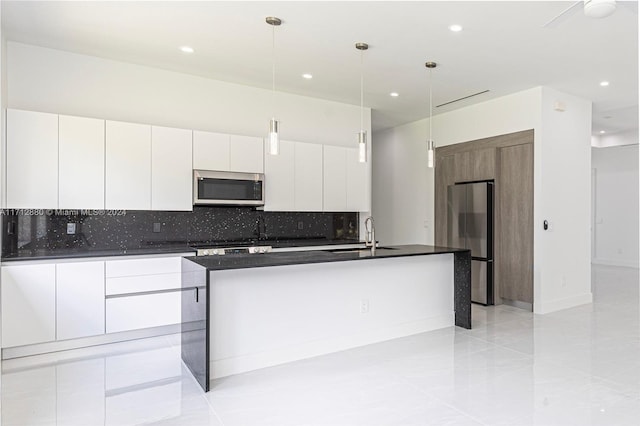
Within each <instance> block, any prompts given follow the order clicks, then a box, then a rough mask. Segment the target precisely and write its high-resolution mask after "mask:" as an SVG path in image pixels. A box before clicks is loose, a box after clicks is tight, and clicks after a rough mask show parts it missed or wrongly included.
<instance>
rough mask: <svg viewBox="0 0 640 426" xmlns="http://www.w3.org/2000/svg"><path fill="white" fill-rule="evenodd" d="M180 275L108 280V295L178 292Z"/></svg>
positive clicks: (140, 276)
mask: <svg viewBox="0 0 640 426" xmlns="http://www.w3.org/2000/svg"><path fill="white" fill-rule="evenodd" d="M180 280H181V274H180V273H172V274H163V275H139V276H136V277H116V278H107V286H106V294H107V295H113V294H127V293H140V292H143V291H156V290H176V289H179V288H180Z"/></svg>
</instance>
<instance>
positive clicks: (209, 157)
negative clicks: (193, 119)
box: [193, 130, 229, 171]
mask: <svg viewBox="0 0 640 426" xmlns="http://www.w3.org/2000/svg"><path fill="white" fill-rule="evenodd" d="M193 168H194V169H196V170H218V171H228V170H229V135H226V134H223V133H211V132H200V131H197V130H194V131H193Z"/></svg>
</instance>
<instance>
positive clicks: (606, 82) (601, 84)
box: [600, 81, 609, 87]
mask: <svg viewBox="0 0 640 426" xmlns="http://www.w3.org/2000/svg"><path fill="white" fill-rule="evenodd" d="M608 85H609V82H608V81H601V82H600V86H602V87H606V86H608Z"/></svg>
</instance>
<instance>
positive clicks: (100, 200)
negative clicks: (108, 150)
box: [58, 115, 104, 209]
mask: <svg viewBox="0 0 640 426" xmlns="http://www.w3.org/2000/svg"><path fill="white" fill-rule="evenodd" d="M58 146H59V148H58V149H59V157H58V164H59V175H58V176H59V181H58V183H59V186H60V192H59V194H58V207H59V208H61V209H104V120H98V119H95V118H84V117H72V116H68V115H61V116H59V137H58Z"/></svg>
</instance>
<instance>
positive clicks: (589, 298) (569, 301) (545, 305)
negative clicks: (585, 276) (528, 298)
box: [533, 292, 593, 315]
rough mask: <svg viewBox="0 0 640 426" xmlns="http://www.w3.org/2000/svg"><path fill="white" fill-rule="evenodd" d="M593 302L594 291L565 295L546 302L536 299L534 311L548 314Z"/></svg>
mask: <svg viewBox="0 0 640 426" xmlns="http://www.w3.org/2000/svg"><path fill="white" fill-rule="evenodd" d="M592 302H593V293H591V292H588V293H582V294H576V295H574V296H571V297H565V298H563V299H556V300H549V301H546V302H538V303H536V302H535V301H534V303H533V312H534V313H536V314H543V315H544V314H548V313H551V312H556V311H561V310H563V309H569V308H573V307H576V306H580V305H587V304H589V303H592Z"/></svg>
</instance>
